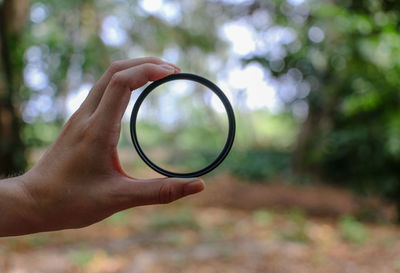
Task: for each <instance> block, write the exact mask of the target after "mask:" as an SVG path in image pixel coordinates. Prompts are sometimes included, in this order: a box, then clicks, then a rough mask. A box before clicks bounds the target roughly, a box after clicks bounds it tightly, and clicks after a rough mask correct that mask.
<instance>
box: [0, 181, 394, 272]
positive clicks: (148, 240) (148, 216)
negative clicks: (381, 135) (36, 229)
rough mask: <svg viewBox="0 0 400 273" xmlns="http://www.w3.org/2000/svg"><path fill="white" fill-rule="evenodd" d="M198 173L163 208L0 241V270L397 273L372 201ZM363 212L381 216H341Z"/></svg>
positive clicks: (386, 224) (384, 223) (387, 232)
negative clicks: (201, 187) (199, 180)
mask: <svg viewBox="0 0 400 273" xmlns="http://www.w3.org/2000/svg"><path fill="white" fill-rule="evenodd" d="M206 180H207V189H206V190H205V191H204V192H203V193H201V194H199V195H198V196H196V197H191V198H185V199H183V200H180V201H178V202H175V203H172V204H169V205H164V206H148V207H140V208H134V209H130V210H128V211H124V212H120V213H118V214H115V215H113V216H112V217H110V218H108V219H106V220H104V221H102V222H100V223H98V224H95V225H92V226H90V227H87V228H84V229H80V230H65V231H59V232H49V233H40V234H35V235H29V236H20V237H10V238H2V239H0V272H1V273H3V272H4V273H25V272H26V273H28V272H29V273H36V272H38V273H39V272H40V273H47V272H48V273H50V272H51V273H54V272H63V273H64V272H65V273H67V272H91V273H94V272H98V273H100V272H103V273H106V272H107V273H111V272H122V273H153V272H166V273H175V272H177V273H178V272H179V273H186V272H187V273H189V272H190V273H192V272H193V273H213V272H215V273H217V272H218V273H219V272H232V273H236V272H237V273H239V272H243V273H253V272H254V273H255V272H257V273H258V272H271V273H303V272H304V273H312V272H324V273H331V272H341V273H342V272H351V273H353V272H354V273H356V272H362V273H369V272H371V273H372V272H374V273H375V272H379V273H386V272H388V273H389V272H400V228H399V227H398V226H395V225H393V224H391V223H390V221H388V219H390V218H392V217H393V209H392V208H391V207H390V206H388V205H386V204H384V203H382V202H381V201H379V200H377V199H361V198H358V197H355V196H353V195H351V194H350V193H348V192H346V191H343V190H338V189H334V188H329V187H326V186H324V187H315V186H314V187H298V186H297V187H296V186H291V185H282V184H274V183H272V184H271V183H270V184H263V185H261V184H245V183H242V182H240V181H239V180H238V179H236V178H233V177H231V176H229V175H226V174H220V175H218V176H214V177H210V178H207V179H206ZM371 211H372V212H373V213H372V214H374V215H375V216H376V215H378V216H380V220H379V221H380V222H379V223H377V222H375V223H361V222H359V221H357V220H354V218H352V217H350V216H348V217H346V216H344V215H358V216H359V215H363V213H364V215H367V216H368V215H371V213H370V212H371ZM368 213H369V214H368ZM378 218H379V217H378ZM375 219H376V217H375Z"/></svg>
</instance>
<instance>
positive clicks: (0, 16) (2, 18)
mask: <svg viewBox="0 0 400 273" xmlns="http://www.w3.org/2000/svg"><path fill="white" fill-rule="evenodd" d="M28 10H29V1H28V0H18V1H16V0H4V1H3V3H2V4H1V5H0V54H1V55H0V56H1V59H0V177H4V176H10V175H15V174H18V173H20V172H22V171H23V170H24V169H25V167H26V160H25V146H24V144H23V142H22V139H21V128H22V122H21V118H20V115H19V101H18V92H19V90H20V87H21V84H22V79H23V77H22V71H23V61H22V60H23V59H22V57H23V56H22V55H23V52H22V50H21V49H20V47H19V39H20V37H21V33H22V30H23V28H24V26H25V20H26V17H27V14H28Z"/></svg>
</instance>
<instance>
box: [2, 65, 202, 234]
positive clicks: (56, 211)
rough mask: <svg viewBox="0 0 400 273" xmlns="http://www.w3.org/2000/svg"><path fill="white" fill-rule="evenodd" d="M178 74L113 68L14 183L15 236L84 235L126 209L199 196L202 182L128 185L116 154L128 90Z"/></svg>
mask: <svg viewBox="0 0 400 273" xmlns="http://www.w3.org/2000/svg"><path fill="white" fill-rule="evenodd" d="M179 71H180V69H179V68H178V67H176V66H174V65H171V64H168V63H166V62H164V61H161V60H159V59H157V58H142V59H134V60H127V61H118V62H116V63H113V64H112V65H111V66H110V67H109V68H108V70H107V71H106V72H105V73H104V75H103V76H102V77H101V78H100V80H99V81H98V82H97V83H96V84H95V85H94V87H93V88H92V90H91V92H90V93H89V95H88V97H87V98H86V100H85V101H84V102H83V104H82V105H81V107H80V108H79V109H78V110H77V111H76V112H75V113H74V114H73V116H72V117H71V118H70V119H69V121H68V122H67V123H66V125H65V127H64V128H63V130H62V132H61V134H60V136H59V137H58V138H57V140H56V141H55V142H54V143H53V145H52V146H51V147H50V148H49V150H48V151H47V152H46V153H45V154H44V156H43V157H42V158H41V159H40V161H39V162H38V163H37V164H36V165H35V166H34V167H33V168H32V169H31V170H30V171H28V172H27V173H26V174H24V175H23V176H21V177H19V178H18V181H19V183H20V185H21V186H20V187H19V189H18V191H19V192H21V193H22V194H23V195H24V198H27V200H28V201H27V202H26V203H27V204H29V208H28V211H26V212H24V213H21V215H25V217H26V218H28V219H29V220H28V221H27V222H29V224H28V223H26V224H25V227H24V223H20V226H19V227H18V228H14V230H15V232H13V233H18V234H25V233H32V232H40V231H49V230H59V229H67V228H80V227H85V226H88V225H90V224H93V223H95V222H98V221H100V220H102V219H104V218H106V217H108V216H110V215H112V214H114V213H116V212H118V211H121V210H124V209H127V208H131V207H134V206H141V205H149V204H165V203H169V202H172V201H174V200H176V199H179V198H181V197H184V196H186V195H189V194H194V193H197V192H200V191H202V190H203V189H204V182H203V181H202V180H200V179H177V178H161V179H150V180H141V179H135V178H132V177H129V176H128V175H126V174H125V173H124V171H123V170H122V168H121V166H120V163H119V159H118V154H117V149H116V146H117V143H118V139H119V135H120V128H121V118H122V116H123V114H124V112H125V110H126V107H127V105H128V102H129V98H130V93H131V90H135V89H137V88H139V87H141V86H143V85H144V84H146V83H147V82H148V81H155V80H158V79H160V78H163V77H165V76H167V75H169V74H172V73H176V72H179ZM0 205H1V201H0ZM0 212H1V210H0ZM1 225H2V223H1V220H0V231H1ZM0 235H1V234H0Z"/></svg>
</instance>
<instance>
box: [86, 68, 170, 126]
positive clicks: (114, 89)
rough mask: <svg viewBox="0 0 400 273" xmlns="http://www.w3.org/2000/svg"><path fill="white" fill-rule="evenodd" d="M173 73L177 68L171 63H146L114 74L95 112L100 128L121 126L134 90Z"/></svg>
mask: <svg viewBox="0 0 400 273" xmlns="http://www.w3.org/2000/svg"><path fill="white" fill-rule="evenodd" d="M173 73H175V69H174V67H172V66H170V65H166V64H161V65H155V64H149V63H146V64H141V65H138V66H135V67H132V68H129V69H126V70H123V71H120V72H118V73H116V74H114V76H113V77H112V79H111V80H110V82H109V84H108V86H107V88H106V91H105V92H104V95H103V97H102V98H101V101H100V103H99V106H98V107H97V109H96V111H95V113H94V114H93V116H94V117H95V118H96V119H97V122H96V123H97V124H98V125H99V126H100V128H112V127H113V126H116V125H117V126H119V124H120V122H121V118H122V116H123V114H124V112H125V110H126V107H127V106H128V103H129V99H130V94H131V91H132V90H135V89H137V88H139V87H141V86H143V85H144V84H146V83H147V82H148V81H156V80H158V79H161V78H164V77H166V76H168V75H170V74H173ZM104 126H106V127H104ZM109 126H111V127H109Z"/></svg>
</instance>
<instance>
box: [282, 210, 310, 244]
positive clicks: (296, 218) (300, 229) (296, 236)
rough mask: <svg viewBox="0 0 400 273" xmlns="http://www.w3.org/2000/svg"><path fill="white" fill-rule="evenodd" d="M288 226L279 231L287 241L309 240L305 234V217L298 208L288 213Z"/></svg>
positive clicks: (303, 241) (305, 241)
mask: <svg viewBox="0 0 400 273" xmlns="http://www.w3.org/2000/svg"><path fill="white" fill-rule="evenodd" d="M287 217H288V219H289V220H290V226H289V227H288V228H287V229H284V230H283V231H280V236H281V237H282V238H283V239H285V240H288V241H294V242H301V243H307V242H309V241H310V239H309V238H308V235H307V230H306V228H307V218H306V215H305V213H304V212H303V211H302V210H300V209H293V210H291V211H290V212H289V213H288V215H287Z"/></svg>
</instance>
